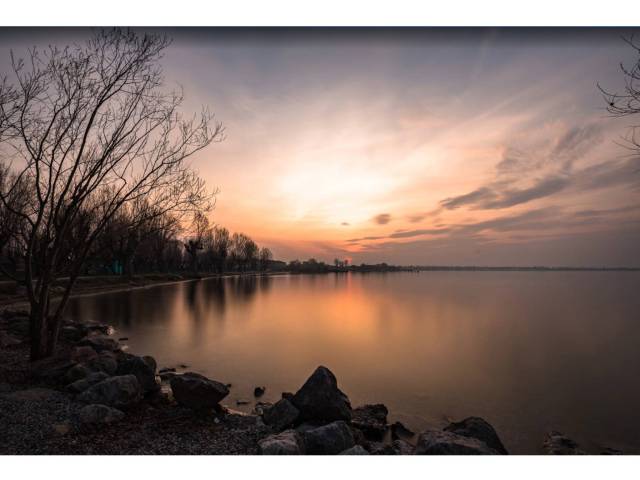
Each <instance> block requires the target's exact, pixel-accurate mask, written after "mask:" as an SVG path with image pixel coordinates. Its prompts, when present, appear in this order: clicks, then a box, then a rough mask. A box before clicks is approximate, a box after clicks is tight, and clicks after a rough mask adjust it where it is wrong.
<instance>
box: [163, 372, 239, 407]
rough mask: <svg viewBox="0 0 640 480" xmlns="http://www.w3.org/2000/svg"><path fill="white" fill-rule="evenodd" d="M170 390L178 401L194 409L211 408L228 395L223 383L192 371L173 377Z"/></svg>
mask: <svg viewBox="0 0 640 480" xmlns="http://www.w3.org/2000/svg"><path fill="white" fill-rule="evenodd" d="M171 390H172V391H173V396H174V398H175V399H176V401H177V402H178V403H180V404H181V405H184V406H185V407H188V408H192V409H194V410H201V409H207V408H213V407H215V406H216V405H217V404H218V403H219V402H220V400H222V399H223V398H224V397H226V396H227V395H229V389H228V388H227V387H226V386H225V385H224V384H223V383H220V382H216V381H215V380H210V379H208V378H207V377H204V376H202V375H199V374H197V373H193V372H187V373H184V374H182V375H176V376H175V377H173V378H172V379H171Z"/></svg>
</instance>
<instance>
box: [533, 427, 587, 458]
mask: <svg viewBox="0 0 640 480" xmlns="http://www.w3.org/2000/svg"><path fill="white" fill-rule="evenodd" d="M542 448H543V450H544V452H545V453H546V454H547V455H586V453H585V452H584V450H582V449H581V448H580V446H579V445H578V444H577V443H576V442H575V441H573V440H572V439H570V438H569V437H567V436H565V435H563V434H562V433H560V432H555V431H551V432H549V433H547V436H546V438H545V440H544V443H543V445H542Z"/></svg>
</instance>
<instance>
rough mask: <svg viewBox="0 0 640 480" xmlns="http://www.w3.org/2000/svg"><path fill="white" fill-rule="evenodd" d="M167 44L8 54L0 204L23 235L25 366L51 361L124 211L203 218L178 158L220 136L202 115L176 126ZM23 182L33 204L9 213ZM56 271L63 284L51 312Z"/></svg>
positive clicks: (99, 36)
mask: <svg viewBox="0 0 640 480" xmlns="http://www.w3.org/2000/svg"><path fill="white" fill-rule="evenodd" d="M169 43H170V41H169V39H167V38H166V37H164V36H160V35H147V34H145V35H139V34H137V33H135V32H132V31H124V30H119V29H114V30H108V31H106V30H105V31H100V32H98V33H96V34H95V35H94V36H93V37H92V38H91V39H90V40H89V41H87V42H86V43H85V44H82V45H76V46H73V47H66V48H63V49H60V48H57V47H49V49H47V50H46V51H44V52H43V53H40V52H39V51H38V50H36V49H32V50H30V51H29V55H28V59H27V61H23V60H19V59H16V58H15V57H14V56H13V53H12V58H11V60H12V66H13V72H12V78H13V83H10V82H9V81H7V80H6V79H0V155H1V157H0V158H1V160H2V163H3V164H4V165H5V166H7V167H8V168H9V170H10V171H11V172H12V175H13V176H12V177H11V180H10V181H6V182H5V183H4V185H2V189H1V191H0V202H1V204H2V206H3V208H5V209H6V210H7V211H8V212H10V213H11V214H13V215H16V216H18V217H20V218H21V219H22V221H24V222H25V224H26V226H27V228H26V229H25V231H24V232H23V233H22V234H21V235H18V236H17V238H20V240H21V242H22V246H23V252H24V261H25V280H26V287H27V296H28V300H29V303H30V306H31V342H32V344H31V358H32V360H35V359H39V358H42V357H45V356H49V355H51V354H52V353H53V352H54V349H55V346H56V341H57V338H58V332H59V330H60V324H61V320H62V315H63V312H64V309H65V306H66V304H67V301H68V299H69V296H70V294H71V292H72V289H73V287H74V284H75V282H76V280H77V278H78V276H79V274H80V272H81V269H82V266H83V264H84V262H85V259H86V256H87V252H88V251H89V250H90V249H91V247H92V244H93V243H94V241H95V239H96V237H97V236H98V235H99V234H100V232H101V231H102V230H103V229H104V228H105V225H106V224H107V223H108V222H109V221H110V219H112V218H113V217H114V215H116V214H117V213H118V212H119V211H121V209H122V208H124V207H125V206H126V205H131V204H132V203H133V202H136V201H138V200H139V199H145V200H146V202H148V204H149V205H153V206H154V208H153V209H152V210H151V211H150V213H149V214H150V215H153V216H157V215H161V214H162V213H165V212H190V211H194V210H196V209H197V210H199V211H206V210H207V209H209V208H210V205H211V200H212V198H213V197H212V194H210V193H208V192H207V190H206V188H205V185H204V182H203V181H202V180H201V179H200V178H199V177H198V176H197V174H196V173H195V172H193V171H192V170H191V169H190V168H189V166H188V164H187V162H186V159H187V158H188V157H189V156H190V155H192V154H193V153H195V152H197V151H199V150H201V149H202V148H204V147H206V146H207V145H209V144H210V143H211V142H214V141H220V140H221V139H222V137H223V128H222V126H221V124H219V123H215V122H213V116H212V114H210V113H209V112H208V111H207V110H206V109H205V110H203V112H202V113H201V114H200V115H199V116H194V117H191V118H184V117H183V116H182V115H181V113H180V107H181V104H182V101H183V96H182V92H180V91H178V92H173V91H166V90H165V89H164V79H163V75H162V69H161V66H160V63H159V60H160V58H161V57H162V52H163V51H164V50H165V48H166V47H167V46H168V45H169ZM25 182H26V184H28V185H29V186H30V188H31V190H32V192H33V195H32V197H31V198H30V199H29V202H28V204H27V205H26V206H24V208H18V207H17V206H16V204H15V202H14V200H13V198H14V196H15V192H16V189H18V188H20V186H21V185H24V184H25ZM80 220H82V221H81V222H80ZM139 220H140V219H136V221H139ZM80 227H81V228H80ZM70 232H73V235H71V234H70ZM62 273H63V274H64V275H66V276H68V281H67V282H66V284H65V289H64V294H63V295H62V298H61V299H60V301H59V302H58V303H57V304H55V305H53V304H52V301H51V287H52V285H53V283H54V282H55V281H56V279H58V278H59V276H60V275H61V274H62Z"/></svg>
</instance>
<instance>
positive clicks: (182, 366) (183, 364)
mask: <svg viewBox="0 0 640 480" xmlns="http://www.w3.org/2000/svg"><path fill="white" fill-rule="evenodd" d="M178 367H180V368H189V365H187V364H185V363H181V364H180V365H178Z"/></svg>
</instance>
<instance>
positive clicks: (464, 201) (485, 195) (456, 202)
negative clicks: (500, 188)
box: [440, 187, 496, 210]
mask: <svg viewBox="0 0 640 480" xmlns="http://www.w3.org/2000/svg"><path fill="white" fill-rule="evenodd" d="M495 197H496V193H495V192H494V191H493V190H492V189H491V188H489V187H481V188H478V189H477V190H473V191H472V192H469V193H465V194H464V195H458V196H457V197H449V198H445V199H444V200H442V201H441V202H440V205H441V206H442V207H444V208H446V209H447V210H454V209H456V208H459V207H462V206H466V205H476V204H477V203H479V202H483V201H487V200H491V199H494V198H495Z"/></svg>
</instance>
